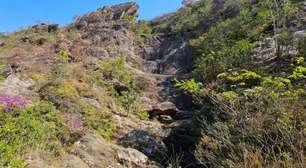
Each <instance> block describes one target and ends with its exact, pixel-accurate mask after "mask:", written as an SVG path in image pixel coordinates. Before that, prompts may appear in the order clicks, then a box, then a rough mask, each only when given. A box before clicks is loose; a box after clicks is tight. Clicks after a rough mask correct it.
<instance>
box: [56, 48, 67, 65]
mask: <svg viewBox="0 0 306 168" xmlns="http://www.w3.org/2000/svg"><path fill="white" fill-rule="evenodd" d="M56 56H57V57H58V58H60V59H61V60H63V61H64V62H65V63H67V62H68V61H69V52H68V51H67V50H60V51H59V52H58V53H56Z"/></svg>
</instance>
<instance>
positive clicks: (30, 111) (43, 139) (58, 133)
mask: <svg viewBox="0 0 306 168" xmlns="http://www.w3.org/2000/svg"><path fill="white" fill-rule="evenodd" d="M0 115H1V117H0V123H1V127H0V137H1V140H0V166H1V167H16V168H17V167H25V164H24V163H23V161H22V160H20V156H22V155H24V154H26V152H27V150H29V149H30V148H38V149H44V150H46V151H49V152H50V153H51V154H54V155H58V154H60V152H61V151H58V149H61V148H62V149H63V147H64V146H66V145H69V144H71V143H72V142H73V140H72V139H71V137H70V132H69V130H68V127H67V126H66V125H64V123H65V122H64V118H63V116H62V115H61V114H60V113H59V111H57V110H56V108H55V107H54V106H53V105H52V104H51V103H49V102H38V103H37V104H35V105H34V106H31V107H28V108H24V109H20V108H15V109H14V110H11V111H9V112H4V111H3V110H2V111H1V113H0ZM58 145H60V146H61V147H57V148H56V146H58Z"/></svg>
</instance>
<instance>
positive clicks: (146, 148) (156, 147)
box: [119, 130, 167, 163]
mask: <svg viewBox="0 0 306 168" xmlns="http://www.w3.org/2000/svg"><path fill="white" fill-rule="evenodd" d="M119 144H121V145H123V146H124V147H132V148H135V149H137V150H138V151H140V152H142V153H144V154H145V155H147V156H148V157H149V158H150V159H151V160H153V161H156V162H159V163H161V162H162V159H163V156H164V155H165V154H166V152H167V148H166V146H165V144H164V143H163V141H162V140H161V139H160V138H159V137H158V136H156V135H154V134H151V133H149V132H147V131H144V130H133V131H131V132H129V133H128V134H126V135H125V136H124V137H122V138H121V139H120V140H119Z"/></svg>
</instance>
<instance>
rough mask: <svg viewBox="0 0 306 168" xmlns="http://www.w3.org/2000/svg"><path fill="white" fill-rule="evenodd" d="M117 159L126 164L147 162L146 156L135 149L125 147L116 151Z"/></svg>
mask: <svg viewBox="0 0 306 168" xmlns="http://www.w3.org/2000/svg"><path fill="white" fill-rule="evenodd" d="M117 156H118V159H119V161H121V162H123V163H125V164H126V165H143V164H145V163H147V162H148V157H147V156H146V155H144V154H143V153H141V152H139V151H138V150H136V149H132V148H126V149H121V150H118V151H117Z"/></svg>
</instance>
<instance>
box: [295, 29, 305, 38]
mask: <svg viewBox="0 0 306 168" xmlns="http://www.w3.org/2000/svg"><path fill="white" fill-rule="evenodd" d="M293 36H294V37H295V38H297V39H302V38H306V30H301V31H297V32H295V33H294V34H293Z"/></svg>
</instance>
